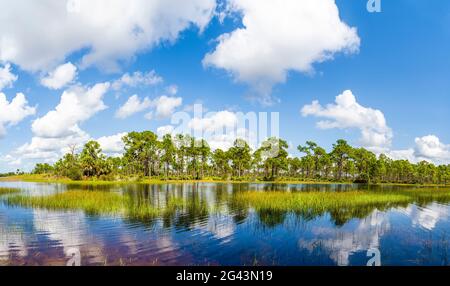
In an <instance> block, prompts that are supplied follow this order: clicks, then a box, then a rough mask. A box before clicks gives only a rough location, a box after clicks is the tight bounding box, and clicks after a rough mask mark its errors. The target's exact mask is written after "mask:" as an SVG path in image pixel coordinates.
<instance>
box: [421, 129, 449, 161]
mask: <svg viewBox="0 0 450 286" xmlns="http://www.w3.org/2000/svg"><path fill="white" fill-rule="evenodd" d="M415 142H416V148H415V154H416V156H417V157H419V158H424V159H428V160H431V161H434V162H438V163H439V162H440V163H447V164H449V163H450V145H447V144H444V143H442V142H441V140H440V139H439V138H438V137H437V136H435V135H428V136H424V137H420V138H416V140H415Z"/></svg>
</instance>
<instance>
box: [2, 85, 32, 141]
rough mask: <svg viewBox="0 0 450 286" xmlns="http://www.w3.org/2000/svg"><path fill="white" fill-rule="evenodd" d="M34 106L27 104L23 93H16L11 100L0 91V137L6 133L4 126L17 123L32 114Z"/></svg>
mask: <svg viewBox="0 0 450 286" xmlns="http://www.w3.org/2000/svg"><path fill="white" fill-rule="evenodd" d="M35 113H36V108H35V107H31V106H29V105H28V101H27V99H26V97H25V95H24V94H23V93H18V94H17V95H16V97H14V98H13V99H12V100H11V102H9V101H8V99H7V98H6V95H5V94H4V93H1V92H0V137H3V136H4V135H5V134H6V127H7V126H13V125H16V124H18V123H19V122H20V121H22V120H24V119H25V118H26V117H28V116H31V115H34V114H35Z"/></svg>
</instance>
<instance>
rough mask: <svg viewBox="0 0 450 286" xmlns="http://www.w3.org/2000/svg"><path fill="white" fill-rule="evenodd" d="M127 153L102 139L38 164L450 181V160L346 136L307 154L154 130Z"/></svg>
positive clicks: (256, 176)
mask: <svg viewBox="0 0 450 286" xmlns="http://www.w3.org/2000/svg"><path fill="white" fill-rule="evenodd" d="M122 140H123V143H124V145H125V150H124V152H123V155H122V156H119V157H114V156H106V155H105V154H103V153H102V149H101V147H100V144H99V143H98V142H96V141H90V142H88V143H86V144H85V145H84V148H83V149H82V151H81V152H79V153H77V152H75V148H73V149H72V151H71V152H69V153H67V154H66V155H64V157H63V158H61V159H59V160H58V161H57V162H56V163H55V164H53V165H50V164H47V163H45V164H37V165H36V167H35V169H34V170H33V173H34V174H52V175H56V176H62V177H68V178H70V179H73V180H82V179H89V178H98V179H102V180H115V179H117V178H123V177H126V178H130V177H137V178H144V177H147V178H158V179H168V180H169V179H176V180H200V179H205V178H209V179H217V180H236V181H243V180H262V181H275V180H305V181H306V180H307V181H333V182H360V183H408V184H448V183H450V165H440V166H436V165H434V164H432V163H430V162H427V161H422V162H419V163H417V164H413V163H411V162H409V161H407V160H393V159H391V158H389V157H388V156H386V155H384V154H381V155H379V156H377V155H375V154H374V153H373V152H371V151H369V150H367V149H365V148H355V147H352V146H350V145H349V144H348V143H347V142H346V141H345V140H338V141H337V142H336V143H335V144H333V148H332V150H331V152H327V151H326V150H325V149H324V148H322V147H320V146H318V145H317V144H316V143H315V142H312V141H308V142H306V144H304V145H300V146H298V150H299V152H300V153H301V154H302V156H301V157H291V156H289V154H288V151H287V150H288V148H289V146H288V143H287V142H286V141H285V140H283V139H278V138H269V139H267V140H266V141H265V142H263V143H262V144H261V147H259V148H258V149H256V150H252V148H250V146H249V144H248V143H247V142H246V141H245V140H242V139H237V140H236V141H235V142H234V144H233V146H232V147H231V148H230V149H229V150H227V151H224V150H221V149H216V150H214V151H213V150H211V148H210V146H209V144H208V142H207V141H205V140H203V139H196V138H194V137H192V136H190V135H181V134H179V135H175V136H172V135H165V136H164V137H163V138H161V139H159V138H158V136H157V135H156V134H155V133H153V132H151V131H144V132H131V133H129V134H127V135H126V136H124V137H123V139H122Z"/></svg>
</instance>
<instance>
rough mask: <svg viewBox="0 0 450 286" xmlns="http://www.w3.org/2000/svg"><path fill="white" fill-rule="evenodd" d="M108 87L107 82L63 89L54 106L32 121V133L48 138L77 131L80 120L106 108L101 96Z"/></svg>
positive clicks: (86, 118)
mask: <svg viewBox="0 0 450 286" xmlns="http://www.w3.org/2000/svg"><path fill="white" fill-rule="evenodd" d="M109 87H110V84H109V83H100V84H96V85H94V86H93V87H91V88H85V87H81V86H76V87H73V88H71V89H69V90H66V91H64V93H63V94H62V96H61V100H60V102H59V104H58V105H57V106H56V108H55V109H54V110H52V111H49V112H48V113H47V114H46V115H44V116H43V117H41V118H38V119H36V120H35V121H34V122H33V124H32V130H33V133H34V134H35V135H36V136H39V137H50V138H59V137H65V136H68V135H71V134H73V133H77V131H78V129H79V124H80V123H81V122H84V121H86V120H88V119H89V118H91V117H92V116H93V115H95V114H96V113H97V112H99V111H102V110H104V109H106V108H107V107H106V105H105V104H104V102H103V96H104V95H105V94H106V92H107V91H108V89H109Z"/></svg>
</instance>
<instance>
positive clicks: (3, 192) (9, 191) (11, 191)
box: [0, 188, 20, 196]
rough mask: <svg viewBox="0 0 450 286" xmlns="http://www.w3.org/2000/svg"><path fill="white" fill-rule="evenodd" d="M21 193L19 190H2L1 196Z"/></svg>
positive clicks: (0, 189) (0, 190)
mask: <svg viewBox="0 0 450 286" xmlns="http://www.w3.org/2000/svg"><path fill="white" fill-rule="evenodd" d="M18 192H20V190H18V189H13V188H0V196H2V195H9V194H15V193H18Z"/></svg>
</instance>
